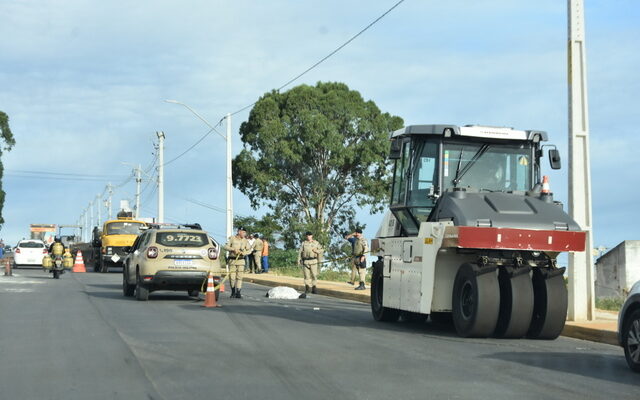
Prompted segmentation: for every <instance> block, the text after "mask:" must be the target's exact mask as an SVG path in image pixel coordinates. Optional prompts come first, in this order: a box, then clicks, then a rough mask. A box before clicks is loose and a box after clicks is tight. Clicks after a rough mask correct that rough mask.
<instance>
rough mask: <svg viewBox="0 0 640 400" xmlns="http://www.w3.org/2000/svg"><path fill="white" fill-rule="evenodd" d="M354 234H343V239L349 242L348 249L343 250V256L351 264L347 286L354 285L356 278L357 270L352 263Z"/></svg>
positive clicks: (354, 242) (354, 243)
mask: <svg viewBox="0 0 640 400" xmlns="http://www.w3.org/2000/svg"><path fill="white" fill-rule="evenodd" d="M355 235H356V234H355V232H354V233H345V234H344V239H345V240H346V241H347V242H349V249H348V250H347V249H344V252H345V254H346V255H347V257H348V258H349V263H350V264H351V278H350V279H349V281H347V283H348V284H349V285H355V283H356V278H357V277H358V268H356V263H355V262H354V261H353V248H354V246H355V245H356V240H357V239H356V237H355Z"/></svg>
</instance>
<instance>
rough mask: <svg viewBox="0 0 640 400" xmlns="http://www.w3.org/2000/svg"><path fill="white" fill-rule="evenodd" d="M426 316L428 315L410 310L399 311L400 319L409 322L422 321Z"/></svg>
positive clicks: (418, 322)
mask: <svg viewBox="0 0 640 400" xmlns="http://www.w3.org/2000/svg"><path fill="white" fill-rule="evenodd" d="M428 317H429V315H427V314H420V313H417V312H411V311H400V319H401V320H402V321H403V322H408V323H411V324H420V323H423V322H425V321H426V320H427V318H428Z"/></svg>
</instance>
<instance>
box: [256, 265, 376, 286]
mask: <svg viewBox="0 0 640 400" xmlns="http://www.w3.org/2000/svg"><path fill="white" fill-rule="evenodd" d="M269 273H270V274H274V275H284V276H292V277H294V278H303V277H304V274H303V273H302V267H273V268H269ZM350 278H351V272H350V271H336V270H333V269H330V268H321V269H320V272H319V273H318V279H320V280H323V281H332V282H347V281H348V280H349V279H350ZM356 279H357V278H356ZM370 282H371V274H370V273H369V271H367V276H366V283H370Z"/></svg>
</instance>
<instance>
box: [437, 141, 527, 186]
mask: <svg viewBox="0 0 640 400" xmlns="http://www.w3.org/2000/svg"><path fill="white" fill-rule="evenodd" d="M531 156H532V151H531V146H530V145H529V144H528V143H523V144H513V145H506V144H482V143H444V149H443V154H442V157H443V160H442V177H443V182H442V183H443V189H445V190H446V189H450V188H453V187H462V188H466V187H470V188H475V189H479V190H489V191H497V192H502V191H526V190H529V189H531V177H532V168H533V161H532V159H531Z"/></svg>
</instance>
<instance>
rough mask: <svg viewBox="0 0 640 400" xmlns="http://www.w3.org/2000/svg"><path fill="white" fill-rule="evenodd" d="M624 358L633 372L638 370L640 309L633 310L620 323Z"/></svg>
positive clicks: (639, 357)
mask: <svg viewBox="0 0 640 400" xmlns="http://www.w3.org/2000/svg"><path fill="white" fill-rule="evenodd" d="M622 347H624V358H626V359H627V364H629V368H631V370H632V371H634V372H640V310H635V311H633V312H632V313H631V314H630V315H629V316H627V317H626V318H625V321H624V323H623V324H622Z"/></svg>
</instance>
